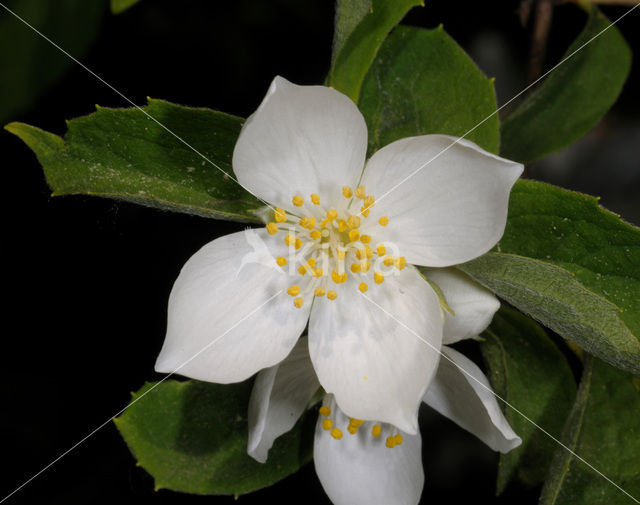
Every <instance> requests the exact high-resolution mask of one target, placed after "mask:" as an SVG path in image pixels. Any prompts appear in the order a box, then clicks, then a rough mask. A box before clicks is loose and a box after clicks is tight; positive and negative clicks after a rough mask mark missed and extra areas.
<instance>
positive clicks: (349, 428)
mask: <svg viewBox="0 0 640 505" xmlns="http://www.w3.org/2000/svg"><path fill="white" fill-rule="evenodd" d="M347 431H348V432H349V433H351V434H352V435H355V434H356V433H358V427H357V426H353V425H351V424H350V425H349V426H347Z"/></svg>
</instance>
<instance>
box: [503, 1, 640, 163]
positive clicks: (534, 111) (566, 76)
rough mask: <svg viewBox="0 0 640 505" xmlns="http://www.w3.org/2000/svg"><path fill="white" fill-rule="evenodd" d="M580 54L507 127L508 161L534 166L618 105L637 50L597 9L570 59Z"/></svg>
mask: <svg viewBox="0 0 640 505" xmlns="http://www.w3.org/2000/svg"><path fill="white" fill-rule="evenodd" d="M603 30H606V31H603ZM600 33H602V34H601V35H600ZM594 37H595V38H594ZM592 39H593V40H592ZM585 44H586V45H585ZM574 51H577V52H576V53H575V54H574V55H573V56H571V58H569V59H568V60H567V61H566V62H564V63H562V64H561V65H560V66H559V67H558V68H556V69H555V70H554V71H553V72H552V73H551V74H550V75H549V77H547V79H546V80H545V81H544V83H543V84H542V85H541V86H540V87H539V88H537V89H536V90H535V91H534V92H532V93H531V94H530V95H529V96H528V97H527V99H526V100H525V101H524V102H522V104H521V105H520V106H519V107H518V108H517V109H516V110H515V111H514V112H513V113H512V114H510V115H509V117H507V118H506V120H505V121H504V122H503V123H502V144H501V150H500V154H501V155H502V156H504V157H505V158H509V159H513V160H517V161H520V162H523V163H528V162H530V161H533V160H535V159H537V158H540V157H542V156H545V155H547V154H550V153H552V152H554V151H558V150H559V149H562V148H563V147H566V146H568V145H569V144H571V143H572V142H575V141H576V140H578V139H579V138H580V137H582V136H583V135H584V134H585V133H587V132H588V131H589V130H591V128H593V127H594V126H595V125H596V124H597V123H598V122H599V121H600V119H602V117H603V116H604V114H605V113H606V112H607V111H608V110H609V108H610V107H611V105H613V103H614V102H615V100H616V98H617V97H618V95H619V94H620V90H621V89H622V86H623V85H624V82H625V80H626V78H627V75H628V74H629V69H630V67H631V51H630V50H629V46H628V45H627V43H626V42H625V40H624V38H623V37H622V35H621V34H620V32H619V31H618V29H617V28H616V27H615V26H612V25H611V23H610V22H609V20H608V19H607V18H606V17H604V16H603V15H602V14H601V13H600V11H599V10H598V9H597V8H595V7H592V11H591V15H590V16H589V20H588V22H587V25H586V27H585V28H584V30H583V31H582V33H581V34H580V35H579V36H578V38H577V39H576V40H575V41H574V42H573V44H572V45H571V47H569V49H568V50H567V53H566V54H565V56H564V57H566V56H568V55H570V54H572V53H573V52H574ZM564 57H563V59H564Z"/></svg>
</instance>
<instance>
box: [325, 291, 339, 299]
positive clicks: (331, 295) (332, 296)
mask: <svg viewBox="0 0 640 505" xmlns="http://www.w3.org/2000/svg"><path fill="white" fill-rule="evenodd" d="M327 298H328V299H329V300H335V299H336V298H338V293H336V292H335V291H332V290H329V291H327Z"/></svg>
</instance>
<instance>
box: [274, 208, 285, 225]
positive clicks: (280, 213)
mask: <svg viewBox="0 0 640 505" xmlns="http://www.w3.org/2000/svg"><path fill="white" fill-rule="evenodd" d="M275 219H276V221H277V222H278V223H284V222H285V221H286V220H287V213H286V212H285V211H284V209H281V208H280V207H276V211H275Z"/></svg>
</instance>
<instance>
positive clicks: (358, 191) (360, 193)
mask: <svg viewBox="0 0 640 505" xmlns="http://www.w3.org/2000/svg"><path fill="white" fill-rule="evenodd" d="M356 196H357V197H358V198H364V197H365V196H367V191H366V188H365V187H364V186H358V187H357V188H356Z"/></svg>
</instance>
